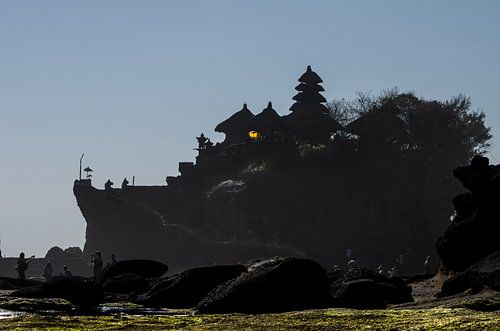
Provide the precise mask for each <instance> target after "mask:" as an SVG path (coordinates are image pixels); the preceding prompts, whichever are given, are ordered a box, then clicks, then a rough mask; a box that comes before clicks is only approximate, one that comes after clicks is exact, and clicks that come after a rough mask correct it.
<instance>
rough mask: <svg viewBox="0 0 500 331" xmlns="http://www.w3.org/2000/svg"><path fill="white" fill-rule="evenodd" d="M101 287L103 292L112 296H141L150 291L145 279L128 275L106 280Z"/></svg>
mask: <svg viewBox="0 0 500 331" xmlns="http://www.w3.org/2000/svg"><path fill="white" fill-rule="evenodd" d="M102 287H103V289H104V292H106V293H114V294H132V293H134V294H142V293H144V292H146V291H148V290H149V289H150V286H149V281H148V280H147V279H146V278H144V277H142V276H141V275H138V274H129V273H124V274H120V275H117V276H113V277H111V278H107V279H106V281H105V282H104V284H103V285H102Z"/></svg>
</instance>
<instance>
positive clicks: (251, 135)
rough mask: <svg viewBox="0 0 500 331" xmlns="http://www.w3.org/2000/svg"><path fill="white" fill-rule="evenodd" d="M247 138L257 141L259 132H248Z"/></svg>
mask: <svg viewBox="0 0 500 331" xmlns="http://www.w3.org/2000/svg"><path fill="white" fill-rule="evenodd" d="M248 137H249V138H250V139H252V140H257V139H259V138H260V132H258V131H250V132H248Z"/></svg>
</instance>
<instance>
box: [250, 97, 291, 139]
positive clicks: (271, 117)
mask: <svg viewBox="0 0 500 331" xmlns="http://www.w3.org/2000/svg"><path fill="white" fill-rule="evenodd" d="M246 128H247V130H248V131H260V132H274V131H283V130H284V129H285V123H284V121H283V118H282V117H281V116H280V115H278V113H277V112H276V111H275V110H274V109H273V105H272V103H271V102H269V103H268V104H267V108H265V109H264V110H263V111H262V112H260V113H259V114H257V115H255V117H254V118H252V119H251V120H250V121H249V122H248V123H247V125H246Z"/></svg>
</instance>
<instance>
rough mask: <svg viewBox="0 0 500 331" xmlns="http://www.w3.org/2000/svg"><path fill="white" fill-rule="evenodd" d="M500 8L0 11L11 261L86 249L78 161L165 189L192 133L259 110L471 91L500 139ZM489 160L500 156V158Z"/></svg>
mask: <svg viewBox="0 0 500 331" xmlns="http://www.w3.org/2000/svg"><path fill="white" fill-rule="evenodd" d="M499 17H500V1H494V0H492V1H457V0H452V1H435V0H432V1H422V0H418V1H416V0H415V1H401V0H397V1H347V0H346V1H333V0H327V1H292V0H288V1H267V0H266V1H250V0H248V1H235V0H228V1H201V0H200V1H185V0H183V1H139V0H137V1H123V0H121V1H88V0H87V1H16V0H12V1H1V2H0V152H1V163H0V164H1V165H0V169H1V176H2V181H1V186H0V237H1V240H2V247H1V248H2V251H3V253H4V254H5V253H6V254H7V255H17V254H19V252H20V251H21V250H24V251H25V252H26V254H28V255H32V254H36V255H44V254H45V252H46V251H47V249H48V248H50V247H51V246H54V245H59V246H62V247H63V248H65V247H68V246H81V247H83V243H84V233H85V221H84V219H83V217H82V216H81V214H80V211H79V209H78V207H77V205H76V201H75V199H74V197H73V194H72V185H73V180H74V179H75V178H77V176H78V160H79V157H80V155H81V153H83V152H85V155H86V156H85V162H84V163H85V164H84V165H85V166H86V165H89V166H91V167H92V168H93V169H94V170H95V173H94V185H95V186H97V187H102V186H103V184H104V182H105V181H106V180H107V179H108V178H110V179H111V180H112V181H114V182H115V185H119V184H120V183H121V181H122V179H123V178H124V177H125V176H126V177H129V179H131V177H132V176H133V175H135V176H136V184H141V185H146V184H147V185H153V184H155V185H162V184H164V179H165V176H166V175H176V174H177V163H178V162H179V161H192V160H193V159H194V156H195V154H194V151H193V150H192V149H193V147H195V145H196V140H195V136H196V135H198V134H199V133H200V132H202V131H203V132H205V133H206V134H208V135H209V136H210V137H211V138H212V140H215V141H217V140H220V139H222V136H221V135H219V134H216V133H215V132H213V128H214V127H215V125H216V124H217V123H218V122H220V121H222V120H224V119H226V118H227V117H228V116H229V115H231V114H232V113H233V112H235V111H237V110H239V109H240V108H241V105H242V103H243V102H247V103H248V105H249V108H250V109H251V110H252V111H253V112H254V113H256V112H259V111H261V110H262V109H263V108H264V107H265V106H266V104H267V102H268V101H269V100H271V101H273V105H274V108H275V109H276V110H277V111H278V112H279V113H281V114H287V112H288V108H289V107H290V105H291V104H292V100H291V98H292V96H293V95H294V90H293V88H294V86H295V85H296V80H297V78H298V77H299V76H300V74H302V73H303V72H304V71H305V69H306V66H307V65H308V64H311V65H312V66H313V69H314V70H315V71H316V72H318V73H319V74H320V76H321V77H322V78H323V80H324V82H325V83H324V87H325V90H326V92H325V93H324V95H325V97H327V99H332V98H352V97H353V95H354V93H355V92H356V91H372V92H373V93H378V92H380V91H381V90H383V89H387V88H391V87H395V86H397V87H399V88H400V89H401V90H403V91H406V90H411V91H414V92H415V93H416V94H417V95H419V96H424V97H428V98H439V99H446V98H449V97H452V96H454V95H457V94H458V93H465V94H467V95H469V96H471V98H472V102H473V106H474V108H478V109H482V110H483V111H484V112H486V114H487V122H488V124H489V125H490V126H491V127H492V129H493V134H494V135H495V136H500V114H499V109H498V104H499V98H500V19H499ZM492 155H493V157H494V158H496V161H500V158H499V157H498V156H500V148H499V147H498V146H497V145H496V144H494V146H493V149H492Z"/></svg>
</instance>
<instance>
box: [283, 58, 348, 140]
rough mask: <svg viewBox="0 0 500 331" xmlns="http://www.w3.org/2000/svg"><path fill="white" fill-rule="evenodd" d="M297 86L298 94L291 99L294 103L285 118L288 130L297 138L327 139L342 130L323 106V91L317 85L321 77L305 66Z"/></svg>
mask: <svg viewBox="0 0 500 331" xmlns="http://www.w3.org/2000/svg"><path fill="white" fill-rule="evenodd" d="M298 81H299V85H297V86H296V87H295V90H297V91H298V93H297V94H296V95H295V96H294V97H293V100H295V103H294V104H293V105H292V106H291V107H290V111H291V112H292V114H290V115H288V116H286V120H287V124H288V128H289V129H290V130H291V131H294V132H295V133H296V134H297V135H298V136H302V137H304V138H315V137H316V138H318V137H320V136H321V137H322V139H328V137H329V135H330V134H331V133H333V132H335V131H338V130H340V129H342V126H341V125H340V124H339V123H338V122H337V121H336V120H334V119H333V118H331V116H330V112H329V111H328V108H327V107H326V106H325V105H324V103H325V102H326V99H325V97H324V96H323V95H322V94H321V92H323V91H324V89H323V87H322V86H321V85H319V84H321V83H322V82H323V80H322V79H321V77H319V75H318V74H317V73H316V72H314V71H313V70H312V69H311V66H307V70H306V72H305V73H304V74H302V76H300V78H299V79H298Z"/></svg>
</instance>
